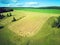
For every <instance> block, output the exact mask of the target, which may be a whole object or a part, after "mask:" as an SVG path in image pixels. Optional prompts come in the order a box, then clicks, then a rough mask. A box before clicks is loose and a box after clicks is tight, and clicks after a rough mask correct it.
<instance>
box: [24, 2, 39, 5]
mask: <svg viewBox="0 0 60 45" xmlns="http://www.w3.org/2000/svg"><path fill="white" fill-rule="evenodd" d="M25 4H28V5H33V4H38V2H25Z"/></svg>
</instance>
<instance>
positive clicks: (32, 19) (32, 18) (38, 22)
mask: <svg viewBox="0 0 60 45" xmlns="http://www.w3.org/2000/svg"><path fill="white" fill-rule="evenodd" d="M21 13H22V14H24V15H26V17H25V18H23V19H21V20H19V21H16V22H14V23H13V24H10V25H9V26H8V28H9V29H10V30H11V31H13V32H15V33H16V34H18V35H21V36H28V37H29V36H33V35H35V34H36V33H37V32H38V31H39V30H40V29H41V27H42V26H43V24H44V23H45V22H46V21H47V20H48V19H49V18H50V17H52V16H57V14H48V13H37V12H25V11H21ZM58 15H59V14H58Z"/></svg>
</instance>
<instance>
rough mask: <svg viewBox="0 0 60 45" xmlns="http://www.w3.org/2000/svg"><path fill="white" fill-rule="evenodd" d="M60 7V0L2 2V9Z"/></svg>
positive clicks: (5, 0)
mask: <svg viewBox="0 0 60 45" xmlns="http://www.w3.org/2000/svg"><path fill="white" fill-rule="evenodd" d="M45 6H60V0H0V7H45Z"/></svg>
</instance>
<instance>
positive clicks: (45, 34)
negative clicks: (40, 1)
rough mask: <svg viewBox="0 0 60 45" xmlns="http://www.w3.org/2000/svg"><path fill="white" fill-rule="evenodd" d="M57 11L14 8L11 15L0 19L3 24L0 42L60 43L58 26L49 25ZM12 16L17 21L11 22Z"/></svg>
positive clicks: (10, 44)
mask: <svg viewBox="0 0 60 45" xmlns="http://www.w3.org/2000/svg"><path fill="white" fill-rule="evenodd" d="M59 12H60V10H56V9H15V10H14V11H13V12H11V13H12V15H13V16H11V17H5V18H4V19H2V20H0V25H4V28H3V29H0V44H1V45H60V43H59V42H60V28H53V27H52V26H51V25H52V23H53V22H54V19H55V17H58V16H59V15H60V13H59ZM7 13H9V12H7ZM4 14H5V16H6V13H4ZM13 17H15V18H16V19H17V21H15V22H12V19H13ZM21 17H22V18H21Z"/></svg>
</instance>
